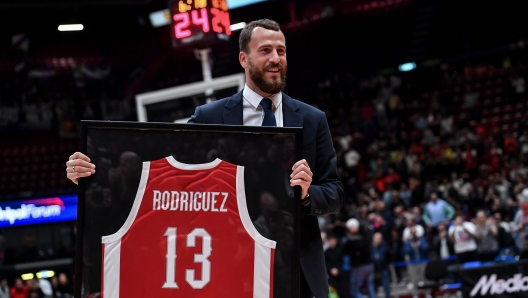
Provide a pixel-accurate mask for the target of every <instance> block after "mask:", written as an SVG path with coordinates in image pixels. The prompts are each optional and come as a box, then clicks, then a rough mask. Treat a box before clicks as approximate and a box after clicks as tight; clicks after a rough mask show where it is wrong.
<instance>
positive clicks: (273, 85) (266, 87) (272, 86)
mask: <svg viewBox="0 0 528 298" xmlns="http://www.w3.org/2000/svg"><path fill="white" fill-rule="evenodd" d="M275 67H277V68H279V72H280V76H279V77H277V76H274V77H273V78H272V79H271V81H266V79H265V78H264V73H263V71H262V70H260V69H258V68H257V67H256V66H255V65H254V64H253V63H251V61H249V77H250V78H251V80H252V81H253V83H255V85H256V86H257V87H258V88H259V89H260V90H262V92H264V93H268V94H276V93H279V92H281V91H282V90H284V87H286V67H285V66H283V65H282V64H280V63H277V64H268V65H266V66H265V67H264V71H266V70H267V69H270V68H275Z"/></svg>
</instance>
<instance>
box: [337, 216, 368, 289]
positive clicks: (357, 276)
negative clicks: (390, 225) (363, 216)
mask: <svg viewBox="0 0 528 298" xmlns="http://www.w3.org/2000/svg"><path fill="white" fill-rule="evenodd" d="M346 226H347V228H348V235H347V241H346V242H345V244H344V246H343V254H344V255H347V256H349V257H350V265H351V266H352V272H351V273H350V295H351V297H354V298H363V294H362V292H361V289H362V288H363V287H365V288H366V289H367V293H368V296H369V298H375V297H376V292H375V290H374V264H373V263H372V251H371V248H372V242H371V241H372V239H371V238H372V237H371V236H370V231H368V230H367V228H366V227H365V226H364V225H360V224H359V221H358V220H357V219H355V218H351V219H349V220H348V221H347V222H346Z"/></svg>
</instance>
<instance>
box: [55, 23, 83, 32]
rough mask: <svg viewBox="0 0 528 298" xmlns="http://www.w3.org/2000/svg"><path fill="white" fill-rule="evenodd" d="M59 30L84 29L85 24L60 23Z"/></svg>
mask: <svg viewBox="0 0 528 298" xmlns="http://www.w3.org/2000/svg"><path fill="white" fill-rule="evenodd" d="M57 29H58V30H59V31H81V30H83V29H84V26H83V24H65V25H59V27H58V28H57Z"/></svg>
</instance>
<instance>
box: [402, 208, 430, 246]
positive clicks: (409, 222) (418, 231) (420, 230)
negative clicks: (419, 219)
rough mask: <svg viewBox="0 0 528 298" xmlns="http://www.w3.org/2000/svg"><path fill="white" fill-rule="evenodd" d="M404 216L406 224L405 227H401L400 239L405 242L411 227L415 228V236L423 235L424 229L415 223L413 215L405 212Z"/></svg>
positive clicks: (409, 236)
mask: <svg viewBox="0 0 528 298" xmlns="http://www.w3.org/2000/svg"><path fill="white" fill-rule="evenodd" d="M406 218H407V220H406V224H407V226H406V227H405V229H403V236H402V241H403V242H405V241H407V240H408V239H410V238H411V236H412V235H411V229H414V230H415V233H416V236H418V237H423V236H424V235H425V230H424V228H423V227H422V226H421V225H418V224H416V219H415V218H414V215H412V214H407V215H406Z"/></svg>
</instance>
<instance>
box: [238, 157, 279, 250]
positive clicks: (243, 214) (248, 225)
mask: <svg viewBox="0 0 528 298" xmlns="http://www.w3.org/2000/svg"><path fill="white" fill-rule="evenodd" d="M236 194H237V204H238V214H239V215H240V220H241V221H242V225H243V226H244V229H246V232H247V233H248V235H249V236H251V238H253V240H254V241H255V242H256V243H258V244H260V245H264V246H265V247H269V248H273V249H275V246H276V245H277V243H276V242H275V241H273V240H270V239H268V238H265V237H264V236H262V235H261V234H260V233H259V232H258V231H257V229H256V228H255V226H254V225H253V222H252V221H251V218H250V217H249V212H248V209H247V204H246V188H245V186H244V167H242V166H237V172H236Z"/></svg>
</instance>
